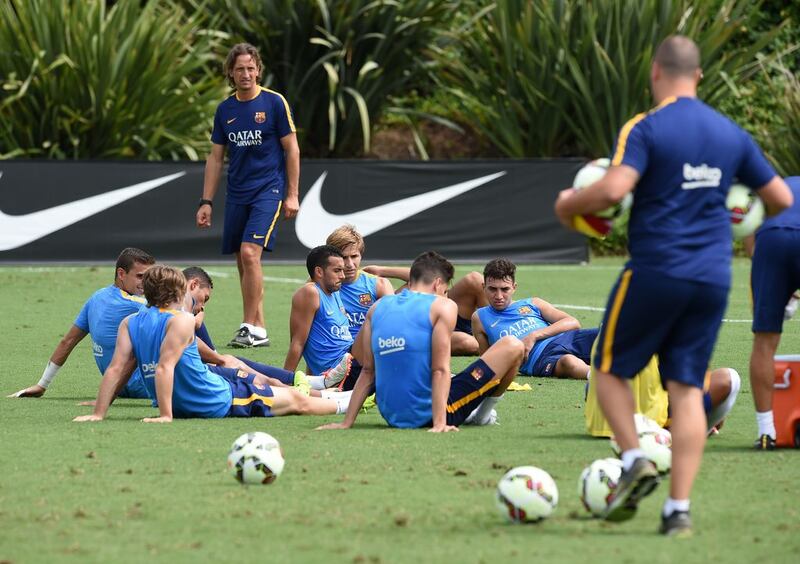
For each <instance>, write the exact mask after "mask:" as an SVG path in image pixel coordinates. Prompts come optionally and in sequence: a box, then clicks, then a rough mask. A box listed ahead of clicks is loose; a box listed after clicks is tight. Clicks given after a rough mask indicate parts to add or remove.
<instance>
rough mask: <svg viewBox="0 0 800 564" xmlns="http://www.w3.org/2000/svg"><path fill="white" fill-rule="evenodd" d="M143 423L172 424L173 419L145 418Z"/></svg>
mask: <svg viewBox="0 0 800 564" xmlns="http://www.w3.org/2000/svg"><path fill="white" fill-rule="evenodd" d="M142 423H172V417H167V416H165V415H161V416H159V417H145V418H144V419H142Z"/></svg>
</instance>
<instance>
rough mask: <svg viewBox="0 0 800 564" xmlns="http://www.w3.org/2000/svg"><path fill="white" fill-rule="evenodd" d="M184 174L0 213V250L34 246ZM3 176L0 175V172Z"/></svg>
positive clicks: (180, 173)
mask: <svg viewBox="0 0 800 564" xmlns="http://www.w3.org/2000/svg"><path fill="white" fill-rule="evenodd" d="M185 174H186V173H185V172H176V173H175V174H170V175H167V176H162V177H160V178H155V179H153V180H148V181H146V182H140V183H139V184H134V185H132V186H126V187H125V188H119V189H117V190H113V191H111V192H106V193H105V194H98V195H97V196H89V197H88V198H83V199H81V200H75V201H74V202H69V203H66V204H61V205H60V206H55V207H52V208H47V209H46V210H39V211H37V212H32V213H26V214H25V215H8V214H5V213H3V212H2V211H0V251H10V250H11V249H16V248H18V247H22V246H24V245H27V244H28V243H33V242H34V241H36V240H38V239H41V238H42V237H46V236H47V235H50V234H51V233H55V232H56V231H58V230H59V229H64V228H65V227H68V226H70V225H72V224H73V223H77V222H79V221H81V220H82V219H86V218H87V217H91V216H93V215H95V214H97V213H100V212H101V211H103V210H106V209H108V208H111V207H113V206H116V205H117V204H121V203H122V202H124V201H125V200H130V199H131V198H133V197H135V196H138V195H139V194H143V193H145V192H147V191H149V190H152V189H153V188H157V187H159V186H161V185H162V184H166V183H167V182H171V181H172V180H175V179H176V178H180V177H181V176H184V175H185ZM0 176H2V173H0Z"/></svg>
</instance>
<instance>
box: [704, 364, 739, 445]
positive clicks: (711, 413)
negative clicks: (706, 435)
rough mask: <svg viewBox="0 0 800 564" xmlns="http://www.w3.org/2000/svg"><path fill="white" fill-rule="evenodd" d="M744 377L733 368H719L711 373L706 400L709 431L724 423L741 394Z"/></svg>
mask: <svg viewBox="0 0 800 564" xmlns="http://www.w3.org/2000/svg"><path fill="white" fill-rule="evenodd" d="M741 387H742V379H741V378H740V377H739V373H738V372H736V370H734V369H733V368H717V369H715V370H712V371H711V374H710V375H709V385H708V391H707V392H706V394H705V396H704V400H705V401H707V403H708V404H709V405H708V406H707V408H706V420H707V424H706V427H707V429H708V430H709V431H711V430H712V429H714V428H716V427H719V426H721V425H722V422H723V421H724V420H725V418H726V417H727V416H728V413H730V411H731V409H733V406H734V404H735V403H736V398H737V397H738V396H739V390H740V389H741Z"/></svg>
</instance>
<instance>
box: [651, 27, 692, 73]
mask: <svg viewBox="0 0 800 564" xmlns="http://www.w3.org/2000/svg"><path fill="white" fill-rule="evenodd" d="M654 60H655V62H656V63H658V64H659V66H660V67H661V68H662V70H663V71H664V72H665V73H666V74H667V75H670V76H694V73H695V72H696V71H697V69H699V68H700V49H699V48H698V47H697V44H696V43H695V42H694V41H692V40H691V39H689V38H688V37H686V36H683V35H670V36H669V37H667V38H666V39H665V40H664V41H662V42H661V44H660V45H659V46H658V49H656V54H655V58H654Z"/></svg>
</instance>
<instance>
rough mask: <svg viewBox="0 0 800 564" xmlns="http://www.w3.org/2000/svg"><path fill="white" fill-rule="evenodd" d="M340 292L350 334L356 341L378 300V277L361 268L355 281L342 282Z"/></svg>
mask: <svg viewBox="0 0 800 564" xmlns="http://www.w3.org/2000/svg"><path fill="white" fill-rule="evenodd" d="M339 294H340V295H341V298H342V304H343V305H344V312H345V314H346V315H347V321H348V322H350V336H351V337H353V340H354V341H355V338H356V335H358V332H359V331H361V326H362V325H364V320H365V319H366V317H367V311H369V308H370V307H371V306H372V304H373V303H375V302H376V301H378V277H377V276H375V275H374V274H368V273H366V272H363V271H361V270H359V271H358V275H357V276H356V279H355V280H354V281H353V282H351V283H350V284H346V283H345V284H342V288H341V289H340V290H339Z"/></svg>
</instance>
